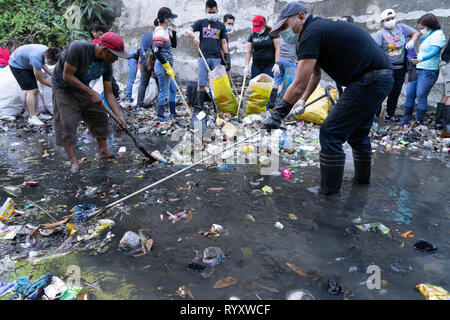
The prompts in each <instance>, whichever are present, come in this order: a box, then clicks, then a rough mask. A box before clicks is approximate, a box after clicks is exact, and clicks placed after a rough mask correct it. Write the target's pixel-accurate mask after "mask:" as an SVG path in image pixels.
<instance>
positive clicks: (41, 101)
mask: <svg viewBox="0 0 450 320" xmlns="http://www.w3.org/2000/svg"><path fill="white" fill-rule="evenodd" d="M48 68H49V69H50V71H52V72H53V70H54V69H55V66H48ZM44 75H45V79H46V80H49V81H50V82H51V81H52V77H51V76H50V75H48V74H47V73H45V72H44ZM38 89H39V92H38V97H37V99H38V110H39V113H42V112H46V111H47V112H49V113H51V114H52V115H53V100H52V88H51V87H47V86H46V85H43V84H42V83H40V82H39V81H38Z"/></svg>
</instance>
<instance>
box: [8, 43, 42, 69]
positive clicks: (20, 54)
mask: <svg viewBox="0 0 450 320" xmlns="http://www.w3.org/2000/svg"><path fill="white" fill-rule="evenodd" d="M47 50H48V47H47V46H44V45H42V44H28V45H25V46H21V47H19V48H17V49H16V50H15V51H14V52H13V53H12V55H11V57H10V58H9V65H10V66H11V67H14V68H17V69H26V70H33V68H36V69H38V70H41V69H42V67H43V66H44V63H45V61H44V53H45V52H46V51H47Z"/></svg>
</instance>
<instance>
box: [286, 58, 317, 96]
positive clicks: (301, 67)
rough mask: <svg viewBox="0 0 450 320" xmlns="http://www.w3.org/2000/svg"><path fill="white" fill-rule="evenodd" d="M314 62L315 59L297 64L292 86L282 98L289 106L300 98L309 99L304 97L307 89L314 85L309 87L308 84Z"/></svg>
mask: <svg viewBox="0 0 450 320" xmlns="http://www.w3.org/2000/svg"><path fill="white" fill-rule="evenodd" d="M316 62H317V60H316V59H305V60H300V61H299V62H298V66H297V73H296V75H295V78H294V82H292V85H290V86H289V88H288V90H287V91H286V94H285V95H284V97H283V99H284V100H286V101H287V102H288V103H290V104H295V103H297V101H298V100H300V98H309V96H308V97H306V95H305V93H307V92H306V91H307V89H308V87H310V88H312V86H313V85H314V83H312V84H311V85H309V82H310V80H311V77H312V75H313V73H314V69H315V66H316ZM316 86H317V85H316ZM308 91H309V90H308Z"/></svg>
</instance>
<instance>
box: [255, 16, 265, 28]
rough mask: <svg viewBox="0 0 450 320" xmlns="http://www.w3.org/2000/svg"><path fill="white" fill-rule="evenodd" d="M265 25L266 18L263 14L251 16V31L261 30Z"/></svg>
mask: <svg viewBox="0 0 450 320" xmlns="http://www.w3.org/2000/svg"><path fill="white" fill-rule="evenodd" d="M265 25H266V20H265V19H264V17H263V16H256V17H254V18H253V32H261V30H262V28H264V26H265Z"/></svg>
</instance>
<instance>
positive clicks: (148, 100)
mask: <svg viewBox="0 0 450 320" xmlns="http://www.w3.org/2000/svg"><path fill="white" fill-rule="evenodd" d="M138 90H139V87H138ZM158 91H159V90H158V85H157V84H156V80H155V79H153V77H152V78H150V82H149V83H148V87H147V89H146V90H145V97H144V106H146V107H147V106H150V105H151V104H152V102H153V101H154V100H155V99H156V98H157V97H158Z"/></svg>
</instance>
